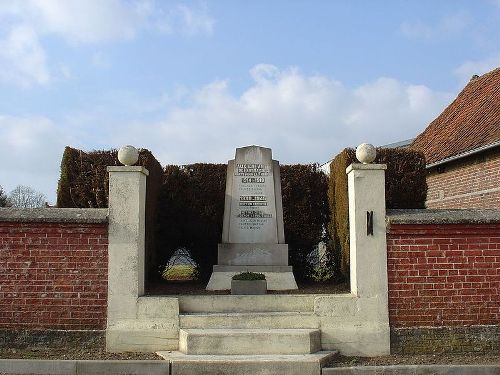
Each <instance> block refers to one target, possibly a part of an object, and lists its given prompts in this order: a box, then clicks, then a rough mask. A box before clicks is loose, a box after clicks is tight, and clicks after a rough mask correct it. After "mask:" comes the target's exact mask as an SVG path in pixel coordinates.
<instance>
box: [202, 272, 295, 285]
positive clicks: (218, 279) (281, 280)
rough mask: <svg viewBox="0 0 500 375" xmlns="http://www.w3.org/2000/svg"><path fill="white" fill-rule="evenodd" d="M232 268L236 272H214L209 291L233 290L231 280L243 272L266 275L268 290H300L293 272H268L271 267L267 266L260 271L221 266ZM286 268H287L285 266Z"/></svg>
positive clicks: (209, 282)
mask: <svg viewBox="0 0 500 375" xmlns="http://www.w3.org/2000/svg"><path fill="white" fill-rule="evenodd" d="M221 267H222V268H226V267H231V268H233V267H234V269H235V270H233V271H215V270H214V272H212V276H210V280H209V281H208V284H207V290H229V289H231V278H232V277H233V276H234V275H236V274H238V273H241V272H258V273H263V274H264V275H266V281H267V289H268V290H293V289H298V286H297V282H296V281H295V277H294V276H293V272H292V271H285V272H274V271H267V269H268V268H266V267H269V266H265V267H264V268H262V269H260V267H257V266H253V267H252V269H249V268H248V267H249V266H219V269H220V268H221ZM285 267H286V266H285Z"/></svg>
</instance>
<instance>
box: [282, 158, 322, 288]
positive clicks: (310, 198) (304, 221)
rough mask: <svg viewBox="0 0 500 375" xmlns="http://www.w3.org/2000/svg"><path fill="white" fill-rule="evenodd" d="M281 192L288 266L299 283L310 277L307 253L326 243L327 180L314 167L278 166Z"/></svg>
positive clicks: (310, 268)
mask: <svg viewBox="0 0 500 375" xmlns="http://www.w3.org/2000/svg"><path fill="white" fill-rule="evenodd" d="M280 174H281V192H282V196H283V221H284V227H285V242H286V243H288V247H289V255H288V258H289V264H290V265H291V266H293V271H294V274H295V277H296V278H297V279H299V280H304V279H310V278H312V276H313V272H314V266H315V265H314V264H312V263H311V262H310V261H309V257H308V256H309V254H310V253H311V250H313V248H314V247H315V246H316V245H318V243H319V242H320V241H326V238H325V236H326V232H325V228H326V225H327V223H328V217H329V207H328V197H327V191H328V178H327V176H326V175H325V174H324V173H323V172H322V171H321V170H319V168H318V166H317V165H315V164H308V165H304V164H296V165H282V166H281V167H280Z"/></svg>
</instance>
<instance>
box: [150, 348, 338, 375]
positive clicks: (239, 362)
mask: <svg viewBox="0 0 500 375" xmlns="http://www.w3.org/2000/svg"><path fill="white" fill-rule="evenodd" d="M157 354H158V355H160V356H161V357H163V358H164V359H165V360H167V361H169V362H170V363H171V374H173V375H211V374H217V375H235V374H252V375H271V374H272V375H320V374H321V367H322V366H323V365H324V364H326V363H328V362H329V361H331V360H332V359H333V358H334V357H335V356H336V355H337V352H334V351H331V352H326V351H322V352H317V353H314V354H302V355H185V354H183V353H180V352H158V353H157Z"/></svg>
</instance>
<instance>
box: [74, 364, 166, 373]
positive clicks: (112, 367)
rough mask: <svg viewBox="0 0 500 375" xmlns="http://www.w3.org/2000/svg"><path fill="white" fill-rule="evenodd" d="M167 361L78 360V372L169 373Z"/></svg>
mask: <svg viewBox="0 0 500 375" xmlns="http://www.w3.org/2000/svg"><path fill="white" fill-rule="evenodd" d="M169 373H170V371H169V364H168V363H167V362H166V361H163V360H160V361H140V360H135V361H109V360H108V361H77V363H76V374H85V375H101V374H113V375H121V374H127V375H143V374H148V375H169Z"/></svg>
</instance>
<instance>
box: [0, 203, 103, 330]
mask: <svg viewBox="0 0 500 375" xmlns="http://www.w3.org/2000/svg"><path fill="white" fill-rule="evenodd" d="M49 210H55V209H49ZM70 210H71V209H67V210H66V212H68V211H70ZM51 212H56V211H51ZM100 213H101V218H100V219H99V220H97V221H101V222H97V223H96V222H85V221H96V220H81V219H79V220H77V221H79V222H71V220H64V221H65V222H55V223H54V222H47V221H50V220H47V219H46V218H44V219H43V220H42V221H43V222H36V217H34V218H33V217H31V218H30V219H29V220H27V221H25V222H22V221H21V220H23V219H22V218H21V219H20V218H17V219H18V220H17V221H2V220H0V329H64V330H99V329H104V328H105V326H106V301H107V262H108V255H107V242H108V235H107V223H106V222H103V221H105V220H103V219H102V216H104V215H102V212H100ZM70 216H71V215H70ZM82 221H83V222H82Z"/></svg>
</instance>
